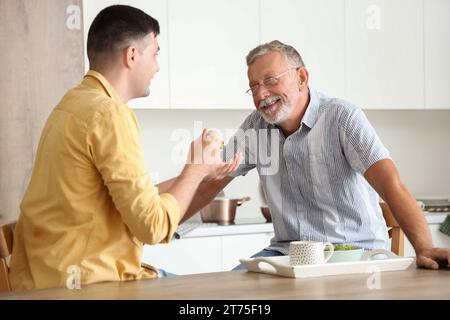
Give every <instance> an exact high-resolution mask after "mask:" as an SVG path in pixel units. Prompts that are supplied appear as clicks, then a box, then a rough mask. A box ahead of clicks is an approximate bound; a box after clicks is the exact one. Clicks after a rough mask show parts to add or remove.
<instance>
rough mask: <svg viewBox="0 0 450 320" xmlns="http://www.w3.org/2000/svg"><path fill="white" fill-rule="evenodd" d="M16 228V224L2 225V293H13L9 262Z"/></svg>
mask: <svg viewBox="0 0 450 320" xmlns="http://www.w3.org/2000/svg"><path fill="white" fill-rule="evenodd" d="M15 226H16V223H15V222H14V223H8V224H1V225H0V292H1V291H11V283H10V281H9V264H8V261H9V259H10V257H11V253H12V248H13V238H14V228H15Z"/></svg>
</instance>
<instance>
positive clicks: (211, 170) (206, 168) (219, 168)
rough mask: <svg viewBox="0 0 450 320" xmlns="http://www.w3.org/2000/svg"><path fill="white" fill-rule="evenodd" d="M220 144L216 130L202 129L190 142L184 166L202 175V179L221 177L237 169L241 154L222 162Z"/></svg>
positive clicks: (208, 179) (209, 179) (218, 178)
mask: <svg viewBox="0 0 450 320" xmlns="http://www.w3.org/2000/svg"><path fill="white" fill-rule="evenodd" d="M221 145H222V142H221V140H220V139H219V135H218V134H217V132H215V131H213V130H207V129H203V132H202V134H201V135H200V136H199V137H198V138H197V139H195V140H194V141H192V142H191V146H190V152H189V156H188V161H187V164H186V166H187V167H189V169H190V170H193V171H195V172H197V173H198V174H200V175H202V176H203V181H211V180H220V179H223V178H224V177H226V176H227V175H228V174H229V173H231V172H233V171H235V170H236V169H237V167H238V166H239V164H240V163H241V161H242V156H241V155H238V154H235V155H234V156H233V157H232V158H231V159H230V160H229V161H228V162H223V161H222V159H221V151H220V148H221Z"/></svg>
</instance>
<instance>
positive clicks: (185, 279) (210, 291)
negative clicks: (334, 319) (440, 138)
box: [0, 265, 450, 300]
mask: <svg viewBox="0 0 450 320" xmlns="http://www.w3.org/2000/svg"><path fill="white" fill-rule="evenodd" d="M369 277H370V274H352V275H340V276H326V277H315V278H304V279H300V278H299V279H293V278H283V277H278V276H272V275H267V274H261V273H253V272H246V271H235V272H218V273H205V274H195V275H185V276H174V277H168V278H160V279H155V280H140V281H128V282H108V283H98V284H92V285H88V286H82V288H81V289H80V290H69V289H66V288H58V289H44V290H31V291H23V292H6V293H0V299H69V300H72V299H115V300H116V299H117V300H124V299H125V300H127V299H131V300H138V299H158V300H190V299H195V300H210V299H214V300H230V299H239V300H248V299H251V300H259V299H265V300H273V299H450V270H449V269H440V270H437V271H435V270H425V269H417V268H416V266H415V265H412V266H411V267H409V268H408V269H407V270H404V271H390V272H382V273H381V275H380V280H381V281H380V289H369V288H368V285H367V283H368V280H369ZM369 282H370V280H369Z"/></svg>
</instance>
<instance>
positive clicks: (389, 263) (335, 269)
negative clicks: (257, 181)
mask: <svg viewBox="0 0 450 320" xmlns="http://www.w3.org/2000/svg"><path fill="white" fill-rule="evenodd" d="M375 254H386V255H387V256H388V259H383V260H360V261H352V262H333V263H325V264H316V265H301V266H291V265H290V264H289V256H280V257H258V258H250V259H240V260H239V261H240V262H241V263H242V264H243V265H244V266H245V267H246V268H247V270H248V271H252V272H260V273H268V274H273V275H277V276H283V277H289V278H308V277H319V276H331V275H338V274H352V273H373V272H376V271H396V270H405V269H407V268H408V267H409V266H410V265H411V264H412V263H413V262H414V258H412V257H408V258H404V257H399V256H396V255H395V254H393V253H391V252H389V251H386V250H380V249H378V250H373V251H369V252H367V253H365V255H364V256H363V259H370V256H372V255H375Z"/></svg>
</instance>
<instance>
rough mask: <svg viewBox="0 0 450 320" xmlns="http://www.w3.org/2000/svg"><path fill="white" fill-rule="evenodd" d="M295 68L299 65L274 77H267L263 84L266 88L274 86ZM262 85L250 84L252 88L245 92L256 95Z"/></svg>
mask: <svg viewBox="0 0 450 320" xmlns="http://www.w3.org/2000/svg"><path fill="white" fill-rule="evenodd" d="M294 69H298V67H295V68H290V69H287V70H286V71H284V72H282V73H280V74H279V75H276V76H274V77H269V78H265V79H264V80H263V83H262V85H263V86H264V87H266V88H270V87H273V86H275V85H276V84H277V83H278V81H279V80H280V78H281V77H282V76H284V75H285V74H287V73H288V72H289V71H291V70H294ZM260 86H261V84H259V83H255V84H254V85H252V86H250V88H249V89H248V90H247V91H245V93H246V94H248V95H251V96H254V95H256V94H257V93H258V91H259V87H260Z"/></svg>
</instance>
